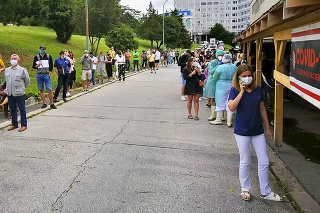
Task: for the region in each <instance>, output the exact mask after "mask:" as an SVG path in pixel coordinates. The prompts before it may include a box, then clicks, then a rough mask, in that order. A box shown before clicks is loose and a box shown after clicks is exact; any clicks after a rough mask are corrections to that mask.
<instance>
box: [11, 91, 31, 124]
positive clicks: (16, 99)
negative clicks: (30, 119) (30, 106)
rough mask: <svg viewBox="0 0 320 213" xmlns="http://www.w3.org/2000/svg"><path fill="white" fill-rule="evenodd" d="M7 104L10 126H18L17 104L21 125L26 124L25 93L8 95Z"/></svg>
mask: <svg viewBox="0 0 320 213" xmlns="http://www.w3.org/2000/svg"><path fill="white" fill-rule="evenodd" d="M8 104H9V108H10V112H11V124H12V126H15V127H18V114H17V105H18V107H19V111H20V117H21V126H27V111H26V102H25V95H21V96H12V95H11V96H8Z"/></svg>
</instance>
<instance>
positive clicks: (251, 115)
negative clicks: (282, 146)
mask: <svg viewBox="0 0 320 213" xmlns="http://www.w3.org/2000/svg"><path fill="white" fill-rule="evenodd" d="M238 94H239V91H238V90H236V89H235V88H233V87H232V88H231V90H230V95H229V100H234V99H235V98H236V97H237V96H238ZM261 102H263V91H262V89H261V87H260V86H258V87H257V88H256V89H254V90H252V91H251V92H250V93H249V92H246V91H245V92H244V93H243V96H242V98H241V100H240V102H239V105H238V107H237V109H236V119H235V123H234V133H235V134H237V135H242V136H256V135H261V134H263V133H264V128H263V122H262V117H261V113H260V103H261Z"/></svg>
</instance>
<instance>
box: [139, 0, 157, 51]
mask: <svg viewBox="0 0 320 213" xmlns="http://www.w3.org/2000/svg"><path fill="white" fill-rule="evenodd" d="M141 21H142V23H141V25H140V27H139V29H138V35H139V37H140V38H143V39H146V40H149V41H150V43H151V47H153V42H154V41H156V43H157V48H159V47H160V45H161V44H159V41H161V40H162V18H161V16H159V15H158V13H157V12H156V10H155V9H154V7H153V5H152V3H151V2H150V4H149V8H148V9H147V14H146V15H144V16H143V17H142V19H141Z"/></svg>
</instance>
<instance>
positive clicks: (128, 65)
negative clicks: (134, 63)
mask: <svg viewBox="0 0 320 213" xmlns="http://www.w3.org/2000/svg"><path fill="white" fill-rule="evenodd" d="M129 69H130V60H126V70H127V71H129Z"/></svg>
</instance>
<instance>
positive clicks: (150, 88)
mask: <svg viewBox="0 0 320 213" xmlns="http://www.w3.org/2000/svg"><path fill="white" fill-rule="evenodd" d="M180 81H181V80H180V77H179V69H178V68H177V67H175V66H174V67H170V68H169V67H168V68H162V69H161V70H159V71H158V72H157V74H151V73H149V72H143V73H139V74H138V75H134V76H132V77H129V78H127V79H126V82H125V83H119V82H116V83H112V84H109V85H105V86H102V87H101V88H99V89H97V90H95V91H92V92H90V93H87V94H85V95H81V96H79V97H77V98H74V99H72V100H70V101H68V102H67V103H63V104H62V105H60V106H59V107H58V109H57V110H47V111H44V112H40V114H38V115H35V116H32V117H31V118H29V119H28V129H27V130H26V131H25V132H21V133H19V132H18V131H15V130H14V131H11V132H8V131H6V129H3V130H1V141H0V147H1V148H0V212H6V213H9V212H24V213H25V212H68V213H69V212H85V213H87V212H94V213H100V212H107V213H109V212H130V213H137V212H172V213H178V212H188V213H189V212H241V213H244V212H259V213H264V212H295V211H294V209H293V208H292V206H291V204H290V202H289V201H288V200H286V202H283V203H277V202H271V201H264V200H261V199H260V198H259V184H258V179H257V165H256V164H257V161H256V158H255V155H254V154H253V156H252V169H251V182H252V192H251V193H252V201H251V202H245V201H243V200H241V198H240V184H239V181H238V163H239V155H238V149H237V146H236V144H235V140H234V136H233V129H232V128H228V127H227V126H226V125H222V126H212V125H209V123H208V122H207V117H209V113H210V112H209V109H206V108H205V103H204V102H202V103H201V107H200V114H199V117H200V120H199V121H194V120H189V119H188V118H187V110H186V102H183V101H181V100H180V94H179V93H180V88H181V85H180ZM270 179H271V185H272V189H273V190H274V191H275V192H277V193H280V194H283V193H282V191H281V189H280V188H279V187H278V185H277V183H276V182H275V180H274V178H273V177H272V176H271V175H270Z"/></svg>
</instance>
